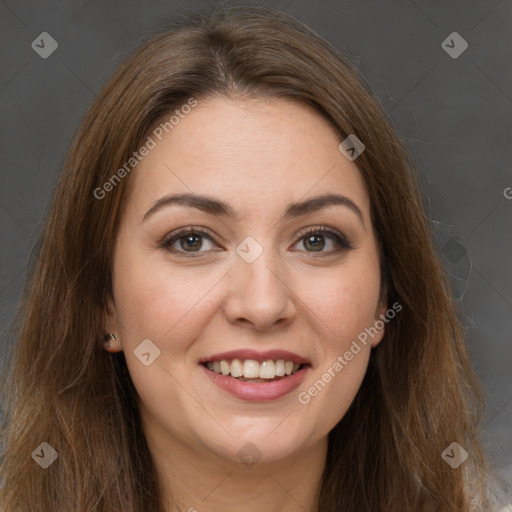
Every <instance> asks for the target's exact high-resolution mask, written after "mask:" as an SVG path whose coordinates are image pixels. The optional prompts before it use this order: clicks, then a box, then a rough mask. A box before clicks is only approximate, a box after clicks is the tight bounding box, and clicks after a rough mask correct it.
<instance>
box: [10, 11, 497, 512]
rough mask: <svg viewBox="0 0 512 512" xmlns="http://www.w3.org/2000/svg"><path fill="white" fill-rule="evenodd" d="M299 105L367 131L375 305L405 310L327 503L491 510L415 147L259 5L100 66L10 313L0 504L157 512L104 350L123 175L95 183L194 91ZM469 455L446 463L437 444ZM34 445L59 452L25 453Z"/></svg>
mask: <svg viewBox="0 0 512 512" xmlns="http://www.w3.org/2000/svg"><path fill="white" fill-rule="evenodd" d="M211 95H222V96H224V97H227V98H235V97H237V98H238V97H242V98H244V97H246V98H254V97H267V98H272V97H281V98H282V97H284V98H289V99H292V100H295V101H298V102H303V103H306V104H308V105H310V106H312V107H314V108H315V109H316V110H317V111H318V112H319V113H321V114H322V115H323V116H324V117H325V118H326V119H327V120H328V121H329V122H330V123H331V124H332V126H333V127H334V128H335V129H336V130H337V132H338V133H339V136H340V140H341V139H344V138H346V137H347V136H348V135H349V134H355V135H356V136H357V137H358V138H359V139H360V140H361V141H363V143H364V145H365V146H366V150H365V151H364V152H363V153H362V154H361V155H360V156H359V157H358V159H357V160H356V164H357V166H358V168H359V169H360V172H361V174H362V176H363V177H364V180H365V183H366V186H367V190H368V193H369V196H370V201H371V213H372V221H373V223H374V226H375V231H376V233H377V237H378V242H379V247H380V256H381V271H382V289H383V291H384V293H385V294H386V300H387V302H388V304H393V303H395V302H398V303H400V304H401V305H402V307H403V310H402V311H401V312H400V314H398V315H397V316H396V318H395V319H393V320H392V321H391V322H389V324H388V325H387V326H386V332H385V336H384V339H383V340H382V342H381V343H380V344H379V345H378V346H377V348H375V349H374V350H372V353H371V357H370V362H369V366H368V369H367V373H366V375H365V378H364V381H363V383H362V385H361V387H360V390H359V392H358V394H357V396H356V398H355V400H354V402H353V403H352V405H351V407H350V408H349V410H348V412H347V413H346V414H345V416H344V417H343V419H342V420H341V421H340V422H339V423H338V424H337V425H336V427H335V428H334V429H333V430H332V431H331V432H330V434H329V448H328V456H327V463H326V467H325V471H324V476H323V480H322V486H321V489H320V498H319V503H318V510H321V511H322V512H337V511H340V510H343V511H344V512H355V511H357V512H362V511H370V510H371V511H372V512H377V511H391V510H393V511H397V510H398V511H412V510H414V511H427V510H428V511H434V510H437V511H438V512H455V511H461V510H462V511H470V510H484V509H485V510H487V509H488V506H487V501H486V500H487V498H486V491H485V485H486V482H487V475H488V474H489V473H488V471H489V468H488V466H487V462H486V459H485V456H484V453H483V449H482V447H481V444H480V440H479V430H480V428H481V422H482V419H483V403H484V401H483V395H482V389H481V387H480V384H479V382H478V380H477V378H476V376H475V373H474V370H473V369H472V366H471V364H470V360H469V357H468V353H467V349H466V346H465V342H464V336H463V329H462V327H461V319H460V318H459V313H458V311H457V309H456V307H455V304H454V301H453V300H452V298H451V295H450V291H449V284H448V281H447V279H446V276H445V274H444V272H443V270H442V265H441V263H440V259H439V257H438V255H437V253H436V250H435V247H434V244H433V241H432V233H431V230H430V225H429V221H428V219H427V218H426V216H425V213H424V209H423V204H422V198H421V194H420V189H419V186H418V183H417V180H416V177H415V174H414V170H413V167H414V166H413V163H412V159H411V158H410V157H409V156H408V153H407V150H406V147H405V145H404V143H403V142H402V141H401V139H400V138H399V137H398V135H397V134H396V133H395V131H394V129H393V128H392V124H391V122H390V121H389V119H387V118H386V116H385V114H384V113H383V112H382V110H381V109H380V107H379V105H378V101H377V100H376V98H375V97H374V96H373V94H372V92H371V91H370V89H369V88H368V86H367V85H365V83H364V81H362V80H361V79H360V78H359V77H358V75H357V72H356V71H355V70H354V69H353V67H352V65H351V64H350V62H349V61H347V60H346V59H345V58H344V57H343V56H342V55H341V54H340V53H339V52H338V51H337V50H336V49H335V48H334V47H333V46H331V45H330V44H329V43H328V42H326V41H325V40H324V39H322V38H321V37H320V36H318V35H317V34H315V33H314V32H313V31H312V30H311V29H309V28H308V27H307V26H305V25H303V24H302V23H300V22H299V21H297V20H295V19H294V18H292V17H290V16H288V15H286V14H284V13H282V12H280V11H277V10H274V9H271V8H268V7H227V8H226V7H224V8H222V9H220V10H218V11H215V12H214V13H213V14H211V13H208V14H207V13H194V14H189V15H187V16H185V17H182V18H181V19H180V20H179V22H178V23H176V24H175V25H174V26H173V27H172V28H171V29H170V30H169V29H168V30H166V31H165V32H164V33H161V34H160V35H157V36H153V37H152V38H150V39H149V40H148V41H147V42H146V43H145V44H144V45H143V46H142V47H141V48H140V49H139V50H138V51H137V52H136V53H135V54H133V55H132V56H130V57H129V58H128V59H126V60H125V61H124V62H123V63H122V65H121V66H120V67H119V68H118V69H117V71H116V72H115V74H114V75H113V76H112V77H111V78H110V79H109V80H108V82H107V83H106V85H105V86H104V87H103V89H102V91H101V93H100V94H99V95H98V97H97V98H96V99H95V101H94V103H93V105H92V107H91V108H90V110H89V112H88V113H87V115H86V116H85V119H84V120H83V122H82V124H81V126H80V128H79V130H78V132H77V134H76V136H75V138H74V141H73V143H72V145H71V148H70V150H69V153H68V156H67V159H66V161H65V164H64V168H63V171H62V174H61V176H60V179H59V182H58V185H57V187H56V190H55V195H54V199H53V203H52V205H51V209H50V212H49V215H48V219H47V222H46V225H45V229H44V231H43V233H42V235H41V244H40V248H39V249H38V252H37V262H36V264H35V266H34V268H33V270H32V272H31V279H30V281H29V285H28V286H27V287H26V292H25V293H24V296H23V299H22V302H21V304H20V308H19V314H18V316H17V321H16V323H15V326H14V327H15V329H14V335H15V346H14V351H13V354H12V362H11V364H10V365H9V375H8V385H7V386H6V387H5V388H4V415H5V417H4V423H5V428H4V431H3V445H4V452H5V453H4V456H3V461H2V464H1V468H0V477H1V478H2V488H1V490H0V498H1V501H0V503H1V505H2V507H3V508H2V510H8V511H10V512H11V511H18V510H20V511H26V510H45V511H49V510H58V511H66V512H67V511H77V512H86V511H93V510H94V511H98V512H99V511H103V512H126V511H131V512H147V511H148V510H151V511H161V510H163V508H162V504H161V490H160V485H159V476H158V475H157V473H156V470H155V467H154V465H153V462H152V458H151V456H150V453H149V449H148V446H147V445H146V441H145V438H144V435H143V433H142V429H141V422H140V417H139V413H138V409H137V406H136V391H135V389H134V387H133V384H132V382H131V380H130V376H129V373H128V371H127V367H126V363H125V360H124V356H123V354H122V352H121V353H119V354H115V355H109V354H107V353H106V352H105V351H104V350H103V349H102V341H103V338H104V335H105V331H104V315H105V312H104V304H105V303H106V298H107V297H109V296H110V295H111V294H112V288H111V277H112V254H113V249H114V244H115V241H116V234H117V230H118V226H119V222H120V218H121V215H122V213H123V205H124V204H126V190H127V188H126V187H127V186H128V184H129V183H130V175H129V173H126V174H127V175H126V176H125V177H124V178H123V179H121V180H118V182H116V183H115V186H112V187H109V188H110V189H111V190H109V191H108V193H106V194H104V197H102V198H98V195H99V194H98V193H96V194H95V191H97V190H98V188H99V187H102V186H103V185H104V184H105V183H106V182H107V181H109V180H110V179H111V177H112V176H113V175H114V174H115V173H116V171H117V170H118V169H119V168H121V167H122V166H123V165H124V164H125V163H126V162H127V161H128V160H129V158H130V157H131V156H132V153H133V152H134V151H136V150H137V149H138V148H139V147H140V146H141V145H142V144H143V143H144V141H145V140H146V138H147V136H148V134H149V133H150V130H152V129H153V128H154V127H155V126H156V125H157V123H158V122H160V121H161V119H162V118H163V116H168V115H169V112H171V111H172V110H174V109H176V108H179V107H180V106H182V105H183V104H184V103H185V102H187V101H188V100H189V99H190V98H195V99H196V100H197V101H204V100H205V99H206V98H208V97H209V96H211ZM454 441H455V442H457V443H459V445H461V446H462V447H463V448H464V449H465V450H466V451H467V452H468V453H469V458H468V460H467V461H466V462H464V464H462V465H461V466H460V467H458V468H456V469H452V467H450V465H448V464H447V463H446V462H445V460H443V458H442V457H441V454H442V453H443V451H444V450H445V449H446V448H447V447H448V446H449V445H450V444H451V443H452V442H454ZM42 442H47V443H48V444H50V445H51V446H52V447H53V448H54V449H55V450H56V451H57V453H58V460H57V462H56V463H54V464H52V465H51V466H50V467H48V468H47V469H44V470H43V469H41V467H39V466H38V465H37V464H36V463H35V462H34V460H32V459H33V458H32V457H31V453H32V452H33V451H34V450H36V449H37V448H38V447H39V445H40V443H42Z"/></svg>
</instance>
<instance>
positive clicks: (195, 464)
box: [1, 7, 489, 512]
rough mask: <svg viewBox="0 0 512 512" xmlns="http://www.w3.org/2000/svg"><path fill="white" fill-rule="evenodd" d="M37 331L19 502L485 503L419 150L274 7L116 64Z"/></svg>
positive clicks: (59, 233)
mask: <svg viewBox="0 0 512 512" xmlns="http://www.w3.org/2000/svg"><path fill="white" fill-rule="evenodd" d="M19 325H20V330H19V334H18V339H17V343H16V347H15V351H14V359H13V362H12V365H11V368H12V371H11V373H10V375H9V377H10V380H9V383H10V387H8V388H6V389H7V392H6V397H5V400H6V402H7V405H8V407H7V410H6V418H5V422H6V429H5V435H4V446H5V456H4V460H3V462H2V466H1V474H2V479H3V487H2V489H1V496H2V506H3V510H9V511H14V510H20V511H22V510H23V511H24V510H45V511H46V510H59V511H68V510H69V511H71V510H76V511H80V512H82V511H84V512H85V511H92V510H94V511H105V512H106V511H108V512H113V511H141V512H142V511H148V510H151V511H177V510H188V511H193V510H198V511H210V510H222V511H231V510H235V509H236V510H239V509H240V507H244V510H268V511H278V510H279V511H283V510H285V511H295V510H297V511H299V510H301V511H302V510H308V511H320V510H321V511H332V512H334V511H340V510H343V511H344V512H348V511H356V510H357V511H359V512H360V511H362V510H368V511H369V510H372V511H374V512H375V511H378V510H380V511H391V510H392V511H396V510H400V511H413V510H414V511H434V510H436V511H438V512H448V511H449V512H452V511H455V510H464V511H470V510H471V511H472V510H488V501H487V499H488V498H487V496H486V491H485V484H486V478H487V475H488V474H489V468H488V467H487V463H486V460H485V457H484V454H483V450H482V447H481V445H480V442H479V438H478V432H479V428H480V426H481V421H482V418H483V411H482V409H483V407H482V404H483V401H482V394H481V388H480V387H479V386H480V385H479V383H478V381H477V379H476V377H475V374H474V372H473V369H472V367H471V364H470V361H469V358H468V354H467V350H466V347H465V344H464V338H463V333H462V330H461V326H460V323H459V320H458V318H457V311H456V310H455V308H454V304H453V301H452V300H451V298H450V292H449V285H448V284H447V280H446V277H445V275H444V273H443V271H442V267H441V264H440V260H439V258H438V256H437V254H436V252H435V250H434V247H433V243H432V237H431V232H430V228H429V223H428V219H427V218H426V216H425V214H424V211H423V207H422V203H421V196H420V191H419V187H418V184H417V181H416V178H415V176H414V173H413V171H412V164H411V161H410V159H409V157H408V155H407V153H406V150H405V148H404V146H403V145H402V144H401V142H400V141H399V139H398V137H397V135H396V134H395V132H394V131H393V129H392V128H391V126H390V123H389V122H388V120H387V119H386V118H385V116H384V115H383V113H382V111H381V110H380V108H379V107H378V103H377V101H376V99H375V98H374V97H373V96H372V94H371V92H370V91H369V90H368V88H367V87H366V86H365V85H364V84H363V83H361V81H360V80H359V79H358V77H357V74H356V72H355V71H354V70H353V69H352V67H351V66H350V65H349V63H348V62H347V61H346V60H345V59H344V58H343V57H342V56H341V55H340V54H339V53H338V52H337V50H336V49H335V48H333V47H332V46H331V45H329V44H328V43H327V42H326V41H324V40H323V39H321V38H320V37H319V36H318V35H316V34H315V33H314V32H312V31H311V30H310V29H308V28H307V27H305V26H304V25H302V24H301V23H299V22H298V21H296V20H294V19H293V18H291V17H289V16H288V15H285V14H283V13H281V12H279V11H276V10H273V9H269V8H264V7H251V8H249V7H237V8H225V9H223V10H221V11H218V12H216V13H214V14H213V15H210V16H208V15H204V14H203V15H190V16H188V17H186V18H184V19H183V20H182V21H181V22H180V24H179V25H177V26H176V27H174V28H173V29H172V30H170V31H167V32H165V33H163V34H161V35H158V36H156V37H153V38H152V39H150V40H149V41H148V42H147V43H146V44H145V45H144V46H143V47H142V48H141V49H140V50H138V51H137V52H136V53H135V54H134V55H133V56H131V57H130V58H128V59H127V60H126V61H125V62H124V63H123V64H122V65H121V66H120V68H119V69H118V70H117V71H116V73H115V74H114V76H113V77H112V78H111V79H110V80H109V81H108V82H107V84H106V85H105V87H104V88H103V90H102V91H101V93H100V94H99V96H98V98H97V99H96V101H95V102H94V104H93V106H92V107H91V109H90V111H89V113H88V114H87V115H86V118H85V119H84V121H83V123H82V126H81V127H80V129H79V131H78V133H77V135H76V137H75V139H74V142H73V144H72V147H71V149H70V151H69V155H68V158H67V160H66V162H65V165H64V169H63V171H62V175H61V177H60V180H59V183H58V186H57V189H56V192H55V197H54V201H53V204H52V208H51V211H50V213H49V217H48V221H47V224H46V229H45V231H44V233H43V235H42V245H41V248H40V252H39V255H38V260H37V264H36V266H35V269H34V271H33V277H32V280H31V284H30V287H29V289H28V291H27V293H26V296H25V299H24V301H23V304H22V307H21V308H20V315H19Z"/></svg>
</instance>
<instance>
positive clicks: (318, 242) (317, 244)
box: [296, 227, 353, 254]
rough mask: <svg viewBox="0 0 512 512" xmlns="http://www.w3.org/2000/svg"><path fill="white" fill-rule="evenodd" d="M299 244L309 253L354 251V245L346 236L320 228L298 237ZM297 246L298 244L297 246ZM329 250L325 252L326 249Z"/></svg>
mask: <svg viewBox="0 0 512 512" xmlns="http://www.w3.org/2000/svg"><path fill="white" fill-rule="evenodd" d="M297 242H302V244H303V248H304V250H306V251H307V252H318V253H324V254H329V253H336V252H340V251H347V250H349V249H352V248H353V247H352V244H351V243H350V242H349V241H348V240H347V238H346V237H345V236H343V235H342V234H341V233H338V232H336V231H334V230H331V229H328V228H324V227H320V228H313V229H309V230H308V231H305V232H302V233H300V234H299V235H298V236H297ZM296 245H297V244H296ZM326 248H327V250H324V249H326Z"/></svg>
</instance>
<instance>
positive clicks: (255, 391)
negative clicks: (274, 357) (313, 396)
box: [201, 365, 310, 402]
mask: <svg viewBox="0 0 512 512" xmlns="http://www.w3.org/2000/svg"><path fill="white" fill-rule="evenodd" d="M201 366H202V367H203V370H204V371H205V372H206V375H208V377H209V378H210V379H211V380H212V382H213V383H214V384H216V385H217V386H218V387H219V388H221V389H223V390H224V391H227V392H228V393H229V394H230V395H233V396H235V397H237V398H240V399H241V400H246V401H247V402H268V401H271V400H277V399H278V398H281V397H282V396H284V395H287V394H288V393H291V392H292V391H293V390H294V389H296V388H297V387H299V385H300V383H301V382H302V381H303V380H304V378H305V377H306V374H307V372H308V370H309V368H310V367H309V366H303V367H302V368H301V369H300V370H299V371H298V372H296V373H294V374H293V375H289V376H288V377H283V378H282V379H279V380H276V381H274V382H244V381H241V380H238V379H235V378H234V377H231V376H229V375H222V374H221V373H216V372H214V371H212V370H208V368H206V367H205V366H203V365H201Z"/></svg>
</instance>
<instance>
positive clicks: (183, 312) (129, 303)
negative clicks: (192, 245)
mask: <svg viewBox="0 0 512 512" xmlns="http://www.w3.org/2000/svg"><path fill="white" fill-rule="evenodd" d="M116 263H117V267H116V270H117V272H116V279H115V280H114V294H115V297H116V314H117V318H118V319H119V321H120V323H121V325H122V329H123V331H125V332H124V335H123V346H124V347H125V346H126V347H127V348H129V349H130V348H131V349H133V348H135V347H136V346H137V345H138V344H139V343H140V342H141V341H142V340H144V339H146V338H149V339H151V340H153V341H154V342H155V343H156V344H157V345H164V344H166V345H169V341H168V340H173V343H172V345H170V346H165V350H166V351H168V350H169V351H171V352H175V351H176V350H177V349H178V348H180V340H183V342H182V343H186V340H188V339H193V337H194V335H195V333H197V332H199V331H200V329H201V325H202V321H203V322H204V321H205V319H207V318H208V314H209V307H210V306H209V299H210V298H209V295H211V294H210V291H211V289H212V288H213V287H214V285H215V283H216V282H217V281H218V280H219V278H220V275H219V276H217V274H216V273H215V272H212V271H211V270H210V271H209V272H207V271H206V267H204V269H201V268H190V269H182V270H180V271H179V272H177V271H176V270H175V269H174V270H173V269H172V268H171V267H170V266H167V265H165V264H162V263H155V258H154V257H150V256H147V255H145V256H144V255H140V254H137V253H132V255H131V256H129V257H126V258H122V259H119V261H117V262H116ZM181 348H182V347H181Z"/></svg>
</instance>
